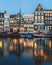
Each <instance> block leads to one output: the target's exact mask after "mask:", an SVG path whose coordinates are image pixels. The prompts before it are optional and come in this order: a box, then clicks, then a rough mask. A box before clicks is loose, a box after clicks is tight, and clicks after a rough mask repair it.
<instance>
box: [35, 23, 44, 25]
mask: <svg viewBox="0 0 52 65" xmlns="http://www.w3.org/2000/svg"><path fill="white" fill-rule="evenodd" d="M34 25H44V23H34Z"/></svg>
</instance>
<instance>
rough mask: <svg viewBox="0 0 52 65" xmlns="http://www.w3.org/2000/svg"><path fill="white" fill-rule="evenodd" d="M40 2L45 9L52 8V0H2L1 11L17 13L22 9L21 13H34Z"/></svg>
mask: <svg viewBox="0 0 52 65" xmlns="http://www.w3.org/2000/svg"><path fill="white" fill-rule="evenodd" d="M38 3H40V4H41V5H42V6H43V8H45V9H52V0H0V12H4V11H5V10H6V11H7V13H9V14H17V13H18V12H19V11H20V9H21V14H22V15H23V14H28V13H29V14H30V13H33V12H34V10H35V8H36V6H37V5H38Z"/></svg>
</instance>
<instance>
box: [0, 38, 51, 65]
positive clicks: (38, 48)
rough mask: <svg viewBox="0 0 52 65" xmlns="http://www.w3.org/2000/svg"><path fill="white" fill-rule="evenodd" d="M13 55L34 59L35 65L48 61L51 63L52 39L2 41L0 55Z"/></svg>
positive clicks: (0, 42)
mask: <svg viewBox="0 0 52 65" xmlns="http://www.w3.org/2000/svg"><path fill="white" fill-rule="evenodd" d="M11 53H12V54H15V55H16V56H17V57H20V56H26V57H27V56H28V57H32V58H33V59H34V64H33V65H42V64H43V62H47V61H50V62H51V61H52V39H50V38H34V39H24V38H20V39H17V38H3V39H0V54H1V55H2V56H5V57H6V56H8V55H9V54H11ZM50 62H49V63H50ZM32 63H33V62H32ZM51 64H52V62H51ZM21 65H22V64H21ZM44 65H45V64H44Z"/></svg>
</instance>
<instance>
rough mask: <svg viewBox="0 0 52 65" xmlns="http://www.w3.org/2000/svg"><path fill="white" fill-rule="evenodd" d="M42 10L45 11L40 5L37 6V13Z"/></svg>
mask: <svg viewBox="0 0 52 65" xmlns="http://www.w3.org/2000/svg"><path fill="white" fill-rule="evenodd" d="M42 10H44V9H43V7H42V5H41V4H40V3H39V4H38V5H37V8H36V9H35V11H42Z"/></svg>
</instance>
